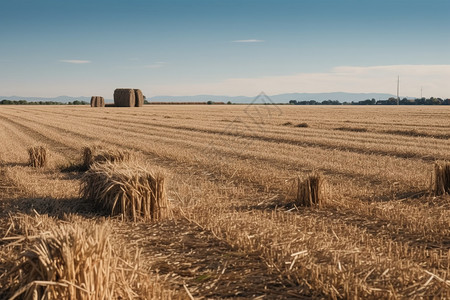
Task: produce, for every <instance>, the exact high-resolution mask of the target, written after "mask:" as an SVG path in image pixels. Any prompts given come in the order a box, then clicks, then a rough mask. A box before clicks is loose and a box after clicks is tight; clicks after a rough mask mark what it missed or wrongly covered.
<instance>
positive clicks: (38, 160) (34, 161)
mask: <svg viewBox="0 0 450 300" xmlns="http://www.w3.org/2000/svg"><path fill="white" fill-rule="evenodd" d="M28 155H29V160H28V161H29V164H30V166H32V167H34V168H43V167H45V166H46V165H47V148H45V147H44V146H36V147H31V148H28Z"/></svg>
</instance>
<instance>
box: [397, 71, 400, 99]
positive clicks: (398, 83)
mask: <svg viewBox="0 0 450 300" xmlns="http://www.w3.org/2000/svg"><path fill="white" fill-rule="evenodd" d="M399 91H400V75H398V76H397V105H400V96H399Z"/></svg>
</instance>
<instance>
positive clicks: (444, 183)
mask: <svg viewBox="0 0 450 300" xmlns="http://www.w3.org/2000/svg"><path fill="white" fill-rule="evenodd" d="M433 192H434V194H435V195H445V194H450V163H448V162H447V163H436V164H435V165H434V180H433Z"/></svg>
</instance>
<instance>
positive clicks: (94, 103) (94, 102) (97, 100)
mask: <svg viewBox="0 0 450 300" xmlns="http://www.w3.org/2000/svg"><path fill="white" fill-rule="evenodd" d="M91 107H105V98H103V97H100V96H92V97H91Z"/></svg>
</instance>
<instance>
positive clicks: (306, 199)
mask: <svg viewBox="0 0 450 300" xmlns="http://www.w3.org/2000/svg"><path fill="white" fill-rule="evenodd" d="M325 201H326V191H325V179H324V177H323V176H322V175H321V174H319V173H313V174H311V175H309V176H307V177H306V178H301V177H300V176H298V177H297V197H296V201H295V202H296V205H299V206H307V207H319V208H321V207H322V206H323V205H324V204H325Z"/></svg>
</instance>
